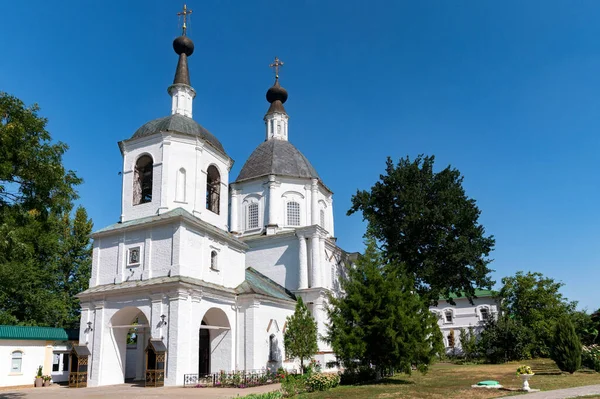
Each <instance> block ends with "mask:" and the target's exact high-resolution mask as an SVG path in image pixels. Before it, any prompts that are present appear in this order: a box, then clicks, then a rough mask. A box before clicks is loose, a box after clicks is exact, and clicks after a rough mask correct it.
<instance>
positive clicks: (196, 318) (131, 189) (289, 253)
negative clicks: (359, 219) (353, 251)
mask: <svg viewBox="0 0 600 399" xmlns="http://www.w3.org/2000/svg"><path fill="white" fill-rule="evenodd" d="M173 47H174V50H175V52H176V53H177V54H178V56H179V62H178V64H177V69H176V73H175V78H174V81H173V84H172V85H171V86H169V88H168V92H169V94H170V96H171V97H172V108H171V114H170V115H169V116H165V117H161V118H158V119H154V120H151V121H150V122H147V123H145V124H144V125H142V126H141V127H140V128H139V129H138V130H137V131H136V132H134V133H133V135H132V136H131V137H130V138H128V139H125V140H123V141H121V142H119V148H120V150H121V154H122V156H123V170H122V184H123V186H122V206H121V215H120V221H119V222H118V223H116V224H113V225H111V226H108V227H105V228H102V229H100V230H98V231H96V232H94V233H93V235H92V236H93V240H94V242H93V263H92V275H91V279H90V285H89V289H87V290H85V291H84V292H82V293H80V294H79V295H78V297H79V299H80V301H81V329H80V336H79V343H80V345H85V346H87V347H88V348H89V351H90V353H91V356H90V357H89V364H88V367H87V373H88V375H87V378H88V386H101V385H109V384H119V383H123V382H124V381H125V379H129V378H131V379H135V380H144V379H147V378H148V375H147V374H146V371H147V365H146V363H145V362H146V360H145V352H144V351H145V350H146V348H147V347H148V345H149V343H152V346H153V347H154V348H157V352H156V358H154V360H153V361H155V362H159V363H160V362H162V363H161V365H160V366H155V368H156V369H160V367H161V366H163V363H164V371H163V372H162V373H163V374H164V375H155V376H151V378H156V379H160V378H163V379H164V385H170V386H174V385H183V384H184V375H186V374H192V375H193V374H196V375H205V374H210V373H215V372H219V371H220V370H225V371H231V370H257V369H265V368H267V369H276V368H278V367H286V368H293V367H297V365H296V363H295V362H294V361H293V360H292V359H287V358H286V355H285V353H284V348H283V331H284V330H285V328H286V317H287V316H289V315H291V314H292V313H293V312H294V307H295V304H296V298H298V297H301V298H302V299H303V300H304V302H305V303H307V304H308V306H309V308H310V310H311V312H312V314H313V316H314V318H315V320H316V322H317V325H318V330H319V333H320V334H321V335H323V334H325V333H326V326H325V323H326V317H327V316H326V312H325V308H324V301H325V300H326V298H327V294H328V293H330V292H333V293H339V278H340V275H341V274H343V270H344V269H345V268H346V267H347V263H348V262H349V255H348V254H347V253H345V252H344V251H343V250H342V249H340V248H339V247H338V246H337V245H336V240H335V238H334V237H335V236H334V218H333V197H332V195H333V193H332V191H331V190H330V188H329V187H328V186H326V185H325V183H324V182H323V181H322V180H321V179H320V177H319V175H318V173H317V171H316V170H315V169H314V168H313V166H312V165H311V164H310V162H309V161H308V159H307V158H306V157H305V156H304V155H303V154H302V153H301V152H300V151H299V150H298V149H297V148H296V147H295V146H294V145H293V144H292V143H291V142H290V141H289V137H293V129H292V130H291V131H290V130H289V126H288V115H287V112H286V110H285V108H284V103H285V102H286V100H287V96H288V95H287V92H286V90H285V89H283V88H282V87H281V86H280V84H279V80H278V77H277V78H276V80H275V84H274V85H273V86H272V87H271V88H270V89H269V90H268V91H267V95H266V97H267V101H268V102H269V104H270V106H269V109H268V111H267V113H266V115H265V116H264V123H265V140H264V142H263V143H262V144H260V145H259V146H258V147H257V148H256V149H255V150H254V152H253V153H252V154H251V155H250V157H249V158H248V160H247V161H246V163H245V164H244V166H243V168H242V169H241V171H240V173H239V175H238V176H237V178H234V179H232V178H230V176H229V172H230V169H231V167H232V164H233V161H232V159H231V158H230V157H229V155H227V152H226V150H225V149H224V148H223V146H222V145H221V143H220V142H219V140H218V138H217V137H216V136H215V135H213V134H211V133H210V132H209V131H208V130H206V129H205V128H204V127H202V126H201V125H200V124H199V123H198V122H196V121H195V120H194V119H192V108H193V107H192V104H193V99H194V97H195V95H196V92H195V90H194V89H193V88H192V86H191V84H190V76H189V71H188V57H190V56H191V55H192V53H193V51H194V44H193V42H192V41H191V40H190V39H189V38H188V37H187V36H185V30H184V34H183V36H180V37H178V38H176V39H175V41H174V42H173ZM275 65H276V67H277V66H278V65H280V63H279V61H278V60H277V59H276V61H275ZM259 140H260V139H259V138H258V137H257V142H258V141H259ZM315 358H316V359H317V360H319V361H320V362H321V364H322V365H323V366H325V365H326V363H327V362H329V361H332V360H335V356H334V354H333V352H332V351H331V348H330V347H329V346H328V345H327V344H326V343H325V342H323V341H322V340H319V352H318V354H317V355H316V357H315Z"/></svg>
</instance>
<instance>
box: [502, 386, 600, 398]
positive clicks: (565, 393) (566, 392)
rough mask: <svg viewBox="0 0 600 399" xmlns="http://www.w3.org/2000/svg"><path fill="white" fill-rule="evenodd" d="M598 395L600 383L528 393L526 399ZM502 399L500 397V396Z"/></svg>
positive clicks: (599, 393)
mask: <svg viewBox="0 0 600 399" xmlns="http://www.w3.org/2000/svg"><path fill="white" fill-rule="evenodd" d="M589 395H600V385H587V386H583V387H577V388H567V389H557V390H555V391H545V392H535V393H528V394H526V395H525V396H524V398H527V399H567V398H576V397H578V396H589ZM518 397H519V396H505V398H513V399H514V398H518ZM500 399H502V398H500Z"/></svg>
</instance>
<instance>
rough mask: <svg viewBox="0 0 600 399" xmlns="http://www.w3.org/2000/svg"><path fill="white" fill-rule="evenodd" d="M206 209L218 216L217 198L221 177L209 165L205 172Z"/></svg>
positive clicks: (218, 202)
mask: <svg viewBox="0 0 600 399" xmlns="http://www.w3.org/2000/svg"><path fill="white" fill-rule="evenodd" d="M206 173H207V176H206V209H208V210H209V211H211V212H214V213H216V214H217V215H218V214H219V205H220V201H219V197H220V192H221V175H220V174H219V170H218V169H217V168H216V167H215V166H214V165H210V166H209V167H208V170H207V171H206Z"/></svg>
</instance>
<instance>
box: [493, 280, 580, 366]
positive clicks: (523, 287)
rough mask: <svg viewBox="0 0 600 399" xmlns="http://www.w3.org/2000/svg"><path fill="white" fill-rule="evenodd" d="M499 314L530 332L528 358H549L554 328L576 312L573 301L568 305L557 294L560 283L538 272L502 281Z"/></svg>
mask: <svg viewBox="0 0 600 399" xmlns="http://www.w3.org/2000/svg"><path fill="white" fill-rule="evenodd" d="M502 283H503V286H502V289H501V290H500V297H501V298H502V311H503V313H505V314H507V315H509V316H510V317H511V318H512V319H514V320H515V321H516V322H518V323H519V324H521V325H522V326H524V327H525V328H526V329H528V330H530V331H531V333H532V334H533V335H532V342H531V344H532V345H531V356H532V357H544V356H548V355H549V353H550V351H549V347H550V345H551V343H552V334H553V329H554V325H555V324H556V322H557V321H558V319H559V318H561V317H562V316H564V315H567V314H571V313H573V312H574V310H575V306H576V305H577V303H576V302H569V301H568V300H567V299H566V298H565V297H563V295H562V294H561V293H560V288H561V287H562V286H563V284H562V283H560V282H556V281H554V279H552V278H549V277H545V276H544V275H543V274H541V273H532V272H528V273H527V274H524V273H523V272H517V273H516V274H515V276H512V277H505V278H503V279H502Z"/></svg>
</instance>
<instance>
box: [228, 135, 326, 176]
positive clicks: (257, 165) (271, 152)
mask: <svg viewBox="0 0 600 399" xmlns="http://www.w3.org/2000/svg"><path fill="white" fill-rule="evenodd" d="M268 175H278V176H288V177H301V178H308V179H318V178H319V175H318V174H317V171H316V170H315V168H313V166H312V165H311V164H310V162H309V161H308V159H306V157H305V156H304V155H303V154H302V153H301V152H300V151H299V150H298V149H297V148H296V147H295V146H294V145H293V144H292V143H290V142H289V141H286V140H276V139H273V140H267V141H265V142H264V143H262V144H261V145H259V146H258V147H256V149H255V150H254V152H252V154H251V155H250V157H249V158H248V160H247V161H246V163H245V164H244V166H243V167H242V170H241V171H240V174H239V176H238V178H237V179H236V181H242V180H249V179H254V178H257V177H262V176H268Z"/></svg>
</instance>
